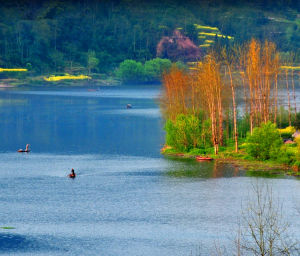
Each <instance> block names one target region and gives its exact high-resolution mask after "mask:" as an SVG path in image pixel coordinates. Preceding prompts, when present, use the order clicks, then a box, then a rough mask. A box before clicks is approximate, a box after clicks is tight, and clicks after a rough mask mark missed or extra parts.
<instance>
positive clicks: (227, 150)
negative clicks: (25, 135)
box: [162, 145, 300, 176]
mask: <svg viewBox="0 0 300 256" xmlns="http://www.w3.org/2000/svg"><path fill="white" fill-rule="evenodd" d="M295 150H296V148H295V147H293V146H291V147H288V151H291V152H295ZM207 152H208V153H206V154H203V153H202V154H201V151H200V150H195V149H193V150H190V151H189V152H184V153H183V152H180V151H178V150H176V149H174V148H171V147H165V148H163V150H162V154H163V155H166V156H168V157H173V158H185V159H194V158H196V156H197V155H201V156H209V157H212V158H213V159H214V160H215V161H216V162H217V163H224V164H225V163H229V164H233V165H234V166H237V167H240V168H242V169H244V170H247V171H249V175H250V174H251V175H257V172H262V171H263V172H265V173H266V174H265V175H267V176H268V175H269V176H272V175H278V174H280V175H282V174H283V173H286V174H288V175H293V176H297V175H298V174H297V172H295V171H292V167H291V166H288V165H285V164H281V163H278V162H275V161H272V160H266V161H260V160H257V159H254V158H251V157H250V156H249V155H248V154H247V153H246V152H245V150H244V149H240V150H239V152H238V153H236V152H235V151H234V147H233V146H232V145H229V146H228V147H221V148H220V152H219V154H218V155H215V154H213V153H212V152H213V148H209V149H208V150H207ZM299 174H300V173H299ZM178 175H180V172H179V173H178Z"/></svg>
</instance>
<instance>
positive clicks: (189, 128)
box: [165, 114, 201, 152]
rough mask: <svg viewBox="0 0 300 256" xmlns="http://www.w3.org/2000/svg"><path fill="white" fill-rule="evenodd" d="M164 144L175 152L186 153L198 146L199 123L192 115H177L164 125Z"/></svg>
mask: <svg viewBox="0 0 300 256" xmlns="http://www.w3.org/2000/svg"><path fill="white" fill-rule="evenodd" d="M165 130H166V132H167V134H166V143H167V144H168V145H169V146H172V147H174V148H175V149H177V150H180V151H184V152H188V151H189V150H190V149H192V148H196V147H197V146H199V145H200V141H199V139H200V135H201V130H200V121H199V118H197V117H195V116H194V115H183V114H181V115H178V116H177V117H176V120H175V121H171V120H168V121H167V122H166V125H165Z"/></svg>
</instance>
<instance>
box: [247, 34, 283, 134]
mask: <svg viewBox="0 0 300 256" xmlns="http://www.w3.org/2000/svg"><path fill="white" fill-rule="evenodd" d="M245 54H246V56H244V57H242V58H244V60H245V61H244V63H243V64H244V65H243V69H242V73H243V74H245V80H246V83H245V86H246V90H247V91H248V95H249V96H248V99H247V101H248V102H249V108H250V113H249V114H250V131H251V133H252V131H253V128H254V127H256V126H260V124H261V123H266V122H268V121H269V120H273V118H274V115H275V116H276V113H277V97H278V91H277V90H278V86H277V80H278V73H279V67H280V65H279V54H278V52H277V51H276V46H275V44H273V43H271V42H268V41H265V43H264V44H263V45H261V44H260V43H259V42H258V41H257V40H255V39H252V40H251V42H250V43H249V44H248V46H247V51H246V52H245ZM272 117H273V118H272Z"/></svg>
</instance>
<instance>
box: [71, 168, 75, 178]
mask: <svg viewBox="0 0 300 256" xmlns="http://www.w3.org/2000/svg"><path fill="white" fill-rule="evenodd" d="M75 177H76V174H75V171H74V169H73V168H72V170H71V173H70V174H69V178H71V179H74V178H75Z"/></svg>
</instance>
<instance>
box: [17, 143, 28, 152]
mask: <svg viewBox="0 0 300 256" xmlns="http://www.w3.org/2000/svg"><path fill="white" fill-rule="evenodd" d="M29 146H30V145H29V144H27V145H26V148H25V149H18V152H19V153H24V152H27V153H28V152H30V149H29Z"/></svg>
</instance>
